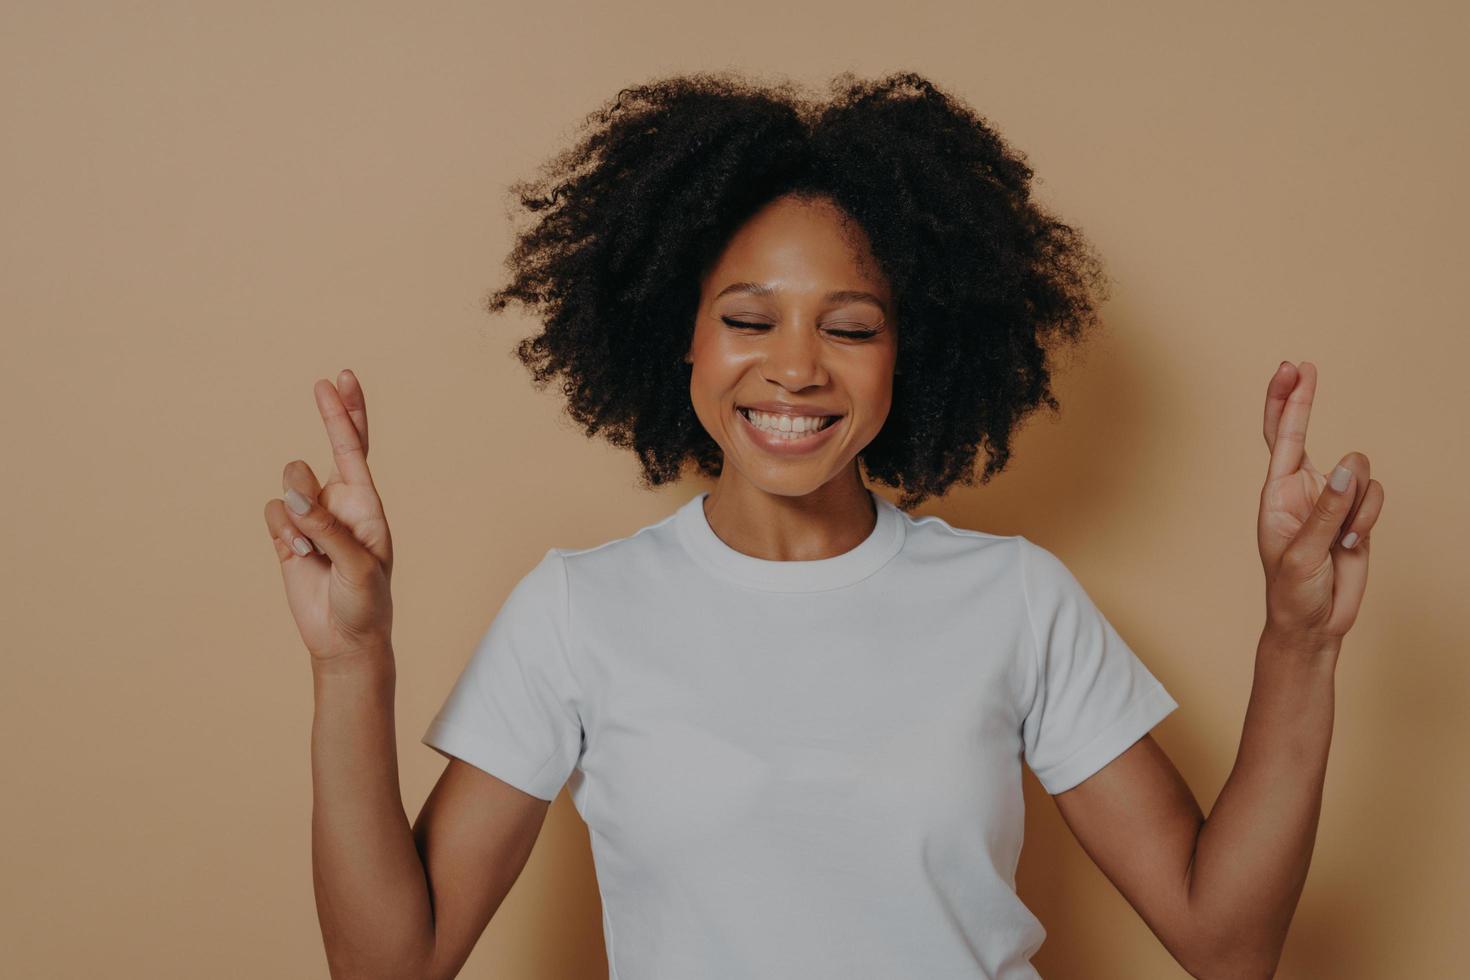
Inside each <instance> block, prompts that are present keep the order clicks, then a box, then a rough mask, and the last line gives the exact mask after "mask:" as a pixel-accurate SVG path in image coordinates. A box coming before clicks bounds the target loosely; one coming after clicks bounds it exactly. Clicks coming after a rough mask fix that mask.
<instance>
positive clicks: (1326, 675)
mask: <svg viewBox="0 0 1470 980" xmlns="http://www.w3.org/2000/svg"><path fill="white" fill-rule="evenodd" d="M1337 652H1338V646H1337V645H1336V644H1333V645H1329V646H1325V647H1323V648H1321V649H1317V648H1310V647H1309V648H1301V647H1297V646H1294V645H1293V644H1291V643H1290V642H1289V641H1287V640H1286V639H1284V638H1280V637H1277V636H1275V635H1274V634H1272V633H1271V632H1270V631H1269V630H1267V631H1264V632H1263V633H1262V635H1261V641H1260V644H1259V645H1258V646H1257V648H1256V663H1255V680H1254V683H1253V684H1252V687H1251V696H1250V703H1249V705H1248V706H1247V707H1246V713H1245V727H1244V731H1243V732H1242V733H1241V738H1240V749H1239V751H1238V752H1237V754H1236V758H1235V766H1234V768H1232V769H1231V771H1230V776H1229V778H1228V779H1227V780H1226V781H1225V787H1224V789H1222V790H1221V791H1220V797H1219V799H1217V800H1216V801H1215V806H1214V808H1213V809H1212V810H1211V811H1210V817H1209V819H1208V820H1206V821H1205V823H1204V826H1203V827H1201V828H1200V834H1199V840H1198V842H1197V844H1196V846H1195V851H1194V858H1193V862H1192V864H1191V866H1190V871H1189V876H1188V888H1189V904H1190V908H1191V914H1192V916H1193V917H1194V918H1195V920H1196V921H1197V922H1198V923H1199V924H1200V925H1201V934H1202V936H1203V941H1204V942H1205V944H1206V948H1208V949H1209V950H1210V957H1209V958H1210V961H1211V962H1215V963H1227V964H1232V965H1233V966H1232V969H1231V971H1230V972H1229V973H1228V974H1222V975H1229V976H1232V977H1267V978H1269V977H1271V976H1272V975H1273V973H1274V972H1275V969H1276V964H1277V962H1278V961H1279V960H1280V958H1281V951H1282V948H1283V947H1284V946H1285V945H1286V932H1287V928H1288V927H1289V926H1290V925H1291V918H1292V915H1293V914H1295V912H1296V906H1297V901H1298V900H1299V899H1300V898H1301V893H1302V887H1303V885H1305V883H1306V879H1307V867H1308V865H1310V863H1311V860H1312V846H1313V844H1314V843H1315V842H1316V839H1317V818H1318V816H1319V814H1320V813H1321V810H1322V784H1323V780H1324V778H1325V776H1326V773H1327V750H1328V747H1329V746H1330V745H1331V743H1332V715H1333V681H1334V677H1335V672H1336V667H1337Z"/></svg>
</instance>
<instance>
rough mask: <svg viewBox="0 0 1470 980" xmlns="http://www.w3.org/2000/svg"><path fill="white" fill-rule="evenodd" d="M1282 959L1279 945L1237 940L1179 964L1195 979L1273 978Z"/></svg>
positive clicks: (1250, 979)
mask: <svg viewBox="0 0 1470 980" xmlns="http://www.w3.org/2000/svg"><path fill="white" fill-rule="evenodd" d="M1280 961H1281V950H1280V949H1270V948H1268V947H1265V946H1260V945H1256V946H1250V945H1244V944H1238V943H1237V944H1233V945H1232V946H1230V947H1228V948H1223V949H1222V948H1218V947H1217V948H1216V949H1215V950H1214V951H1212V952H1211V953H1209V954H1207V955H1200V956H1197V957H1194V958H1193V959H1192V960H1191V961H1190V962H1189V963H1180V966H1183V967H1184V968H1185V970H1186V972H1188V973H1189V975H1190V976H1191V977H1194V978H1195V980H1272V978H1273V977H1275V976H1276V967H1277V964H1278V963H1280Z"/></svg>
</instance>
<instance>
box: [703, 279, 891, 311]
mask: <svg viewBox="0 0 1470 980" xmlns="http://www.w3.org/2000/svg"><path fill="white" fill-rule="evenodd" d="M727 293H754V294H755V295H756V296H774V295H776V289H775V287H773V286H769V285H767V284H766V283H763V282H732V283H730V285H728V286H726V287H725V288H724V289H722V290H720V291H719V292H718V293H717V294H715V299H719V298H720V297H721V296H724V295H725V294H727ZM823 299H825V300H826V301H827V302H829V303H859V302H868V303H872V304H873V305H874V306H876V307H878V309H880V310H882V311H883V313H884V314H885V315H887V313H888V307H887V305H886V304H884V302H883V301H882V300H881V299H879V298H878V297H877V296H874V295H873V294H872V293H869V292H865V291H864V290H861V289H834V290H832V292H830V293H828V294H827V295H826V296H825V297H823Z"/></svg>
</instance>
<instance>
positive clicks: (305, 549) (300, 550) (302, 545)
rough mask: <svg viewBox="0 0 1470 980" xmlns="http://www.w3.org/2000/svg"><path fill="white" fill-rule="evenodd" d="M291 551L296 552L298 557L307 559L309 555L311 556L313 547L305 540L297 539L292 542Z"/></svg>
mask: <svg viewBox="0 0 1470 980" xmlns="http://www.w3.org/2000/svg"><path fill="white" fill-rule="evenodd" d="M291 550H292V551H295V552H296V553H297V554H298V555H300V556H302V557H303V558H305V557H306V556H307V555H309V554H311V545H309V544H307V543H306V539H305V538H297V539H296V540H294V541H292V542H291Z"/></svg>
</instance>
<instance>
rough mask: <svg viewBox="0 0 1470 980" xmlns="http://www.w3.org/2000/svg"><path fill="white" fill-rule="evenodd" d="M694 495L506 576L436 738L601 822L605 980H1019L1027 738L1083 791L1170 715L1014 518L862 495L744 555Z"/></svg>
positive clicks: (431, 738)
mask: <svg viewBox="0 0 1470 980" xmlns="http://www.w3.org/2000/svg"><path fill="white" fill-rule="evenodd" d="M705 496H707V494H706V493H701V494H699V495H698V496H696V497H694V498H693V499H691V500H690V501H688V502H687V503H685V504H684V505H683V506H681V507H679V508H678V509H677V510H676V511H674V513H672V514H670V515H669V516H668V517H666V518H664V519H663V520H661V521H659V522H658V523H655V524H651V525H648V526H646V527H643V528H640V529H639V530H638V531H636V532H634V533H633V534H631V535H629V536H628V537H624V538H618V539H616V540H613V541H609V542H606V543H604V544H601V545H597V546H595V547H591V548H581V549H573V548H552V549H550V550H548V551H547V552H546V555H545V557H543V558H542V559H541V561H540V562H539V563H538V564H537V565H536V566H535V567H534V568H532V569H531V570H530V572H528V573H527V574H526V575H525V577H524V578H522V579H521V580H520V582H519V583H518V584H517V585H516V586H515V588H514V589H513V590H512V591H511V593H510V595H509V596H508V597H507V599H506V600H505V602H504V604H503V605H502V606H501V608H500V611H499V612H498V613H497V614H496V616H495V617H494V620H493V622H492V623H491V624H490V626H489V628H488V630H487V631H486V633H485V634H484V637H483V638H482V639H481V640H480V642H479V645H478V647H477V648H476V649H475V651H474V653H473V655H472V656H471V657H470V659H469V662H468V663H467V664H466V666H465V668H464V671H463V673H462V674H461V675H460V677H459V679H458V681H457V682H456V683H455V685H454V687H453V689H452V690H451V691H450V693H449V695H448V697H447V699H446V701H445V702H444V706H443V707H442V708H441V709H440V711H439V712H438V714H437V715H436V716H435V718H434V719H433V721H432V722H431V724H430V725H429V727H428V730H427V732H426V733H425V735H424V737H423V742H424V743H425V744H427V745H429V746H431V747H433V748H434V749H436V750H438V751H439V752H441V753H443V754H445V755H447V756H457V757H458V758H461V759H463V760H464V761H466V762H468V763H470V764H471V765H474V766H476V767H478V768H480V769H483V770H485V771H486V772H489V773H492V774H494V775H495V776H498V777H500V778H501V779H503V780H505V781H506V782H508V783H510V784H511V785H513V786H516V787H519V788H520V789H522V790H524V791H526V792H527V793H530V794H532V795H534V796H537V797H539V798H541V799H544V800H550V799H554V798H555V796H556V794H557V793H558V791H559V790H560V789H561V787H562V786H563V784H566V785H568V786H569V787H570V794H571V799H572V802H573V805H574V806H575V807H576V808H577V812H578V813H580V814H581V816H582V819H583V820H584V821H585V822H586V825H587V828H588V831H589V833H590V837H591V844H592V853H593V859H594V865H595V868H596V873H597V882H598V886H599V890H600V892H601V897H602V907H603V930H604V940H605V942H606V947H607V956H608V961H609V965H610V970H609V976H610V977H611V978H615V980H691V978H698V980H724V978H730V980H757V978H759V980H782V978H792V980H798V978H799V980H828V978H830V980H859V978H875V980H876V978H882V980H892V978H911V977H912V978H917V977H922V978H925V980H961V978H964V980H978V978H988V980H1021V978H1035V977H1038V976H1039V974H1037V972H1036V970H1035V969H1034V968H1033V967H1032V966H1031V964H1030V962H1029V961H1030V958H1031V956H1032V955H1034V954H1035V952H1036V950H1037V949H1038V948H1039V947H1040V946H1041V943H1042V940H1043V939H1044V938H1045V937H1046V930H1045V929H1044V928H1043V927H1042V925H1041V923H1040V921H1039V920H1038V919H1037V918H1036V917H1035V916H1033V915H1032V914H1031V912H1030V911H1029V910H1028V909H1027V908H1026V906H1025V905H1023V904H1022V903H1021V901H1020V899H1019V898H1018V897H1017V895H1016V891H1015V870H1016V862H1017V860H1018V858H1019V856H1020V851H1021V837H1022V831H1023V825H1024V820H1023V813H1024V804H1023V797H1022V791H1021V763H1022V760H1023V759H1024V761H1025V762H1026V764H1027V765H1028V766H1029V767H1030V768H1031V770H1032V772H1034V773H1035V774H1036V777H1037V779H1038V780H1039V781H1040V783H1041V785H1042V786H1043V787H1044V788H1045V789H1046V790H1047V791H1048V792H1050V793H1060V792H1062V791H1063V790H1066V789H1070V788H1071V787H1073V786H1075V785H1077V784H1078V783H1079V782H1081V781H1082V780H1084V779H1086V778H1087V777H1088V776H1090V775H1092V774H1093V773H1094V772H1096V771H1097V770H1098V769H1100V768H1102V766H1103V765H1105V764H1106V763H1108V762H1109V761H1111V760H1112V759H1114V758H1115V757H1117V756H1118V754H1119V753H1121V752H1122V751H1123V750H1124V749H1126V748H1128V747H1129V746H1130V745H1132V744H1133V743H1134V742H1136V741H1137V740H1138V739H1139V738H1141V737H1142V736H1143V735H1144V734H1145V733H1146V732H1148V730H1149V729H1151V728H1153V727H1154V725H1156V724H1157V723H1158V722H1159V721H1160V720H1161V719H1163V718H1164V717H1165V716H1166V715H1168V714H1169V713H1170V712H1171V711H1173V710H1174V709H1175V708H1177V707H1178V704H1177V703H1176V702H1175V701H1174V699H1173V698H1172V697H1171V696H1170V695H1169V693H1168V692H1167V691H1166V690H1165V689H1164V687H1163V685H1162V684H1160V683H1159V681H1158V680H1157V679H1155V678H1154V676H1153V675H1152V674H1151V673H1150V672H1149V670H1148V669H1147V668H1146V667H1145V666H1144V664H1143V663H1142V662H1141V661H1140V660H1139V659H1138V657H1137V656H1135V655H1134V653H1133V651H1132V650H1131V649H1130V648H1129V647H1128V646H1127V644H1125V643H1124V642H1123V640H1122V639H1120V638H1119V636H1118V634H1117V632H1115V631H1114V629H1113V627H1112V625H1111V624H1110V623H1109V622H1108V620H1107V619H1105V618H1104V617H1103V614H1102V613H1101V612H1100V611H1099V610H1098V609H1097V607H1096V606H1095V605H1094V604H1093V603H1092V602H1091V601H1090V599H1089V598H1088V596H1087V594H1086V593H1085V592H1084V591H1083V589H1082V586H1081V585H1080V584H1079V582H1078V581H1077V579H1076V578H1075V577H1074V576H1073V575H1072V574H1071V573H1070V572H1069V571H1068V570H1067V568H1066V567H1065V566H1064V565H1063V564H1062V562H1061V561H1060V560H1059V559H1058V558H1057V557H1056V556H1055V555H1053V554H1052V553H1051V552H1049V551H1047V550H1046V549H1044V548H1042V547H1041V546H1040V545H1037V544H1034V543H1032V542H1031V541H1029V540H1027V539H1026V538H1025V537H1023V536H1021V535H1008V536H1007V535H996V534H989V533H986V532H982V531H973V530H968V529H962V528H955V527H952V526H950V525H949V524H948V523H947V522H945V521H944V520H942V519H941V518H939V517H932V516H931V517H922V518H914V517H912V516H911V515H909V514H907V513H905V512H904V511H902V510H900V509H899V508H898V507H896V506H895V505H893V504H891V503H889V502H888V501H887V500H886V499H884V498H883V497H880V496H878V495H877V494H873V500H874V503H875V505H876V506H877V508H878V520H877V524H876V526H875V527H874V528H873V531H872V533H871V534H869V536H868V537H867V538H866V539H865V540H864V541H863V542H862V543H861V544H859V545H858V546H857V547H855V548H853V549H851V550H850V551H847V552H845V553H843V554H841V555H837V556H836V557H833V558H825V559H820V560H816V561H769V560H766V559H761V558H755V557H753V556H750V555H746V554H744V553H742V552H739V551H736V550H734V549H733V548H731V547H730V546H728V545H727V544H725V543H724V542H723V541H722V540H721V539H720V538H719V537H718V536H717V535H716V534H715V533H714V531H713V530H712V529H711V528H710V526H709V522H708V520H707V519H706V517H705V514H704V498H705Z"/></svg>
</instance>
